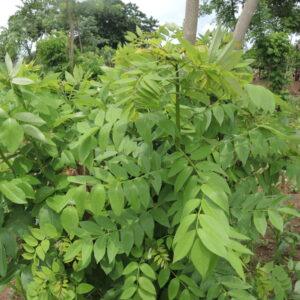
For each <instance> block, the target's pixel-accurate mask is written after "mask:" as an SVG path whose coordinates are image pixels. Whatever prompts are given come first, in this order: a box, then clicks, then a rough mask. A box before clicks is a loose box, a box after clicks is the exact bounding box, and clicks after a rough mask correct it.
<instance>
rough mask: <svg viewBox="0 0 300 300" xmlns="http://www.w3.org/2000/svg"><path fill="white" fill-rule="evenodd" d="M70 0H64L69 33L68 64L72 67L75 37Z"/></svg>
mask: <svg viewBox="0 0 300 300" xmlns="http://www.w3.org/2000/svg"><path fill="white" fill-rule="evenodd" d="M71 1H72V0H65V2H66V8H67V15H68V23H69V34H68V56H69V65H70V67H71V69H73V67H74V39H75V24H74V18H73V9H72V4H71V3H70V2H71Z"/></svg>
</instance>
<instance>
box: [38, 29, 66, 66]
mask: <svg viewBox="0 0 300 300" xmlns="http://www.w3.org/2000/svg"><path fill="white" fill-rule="evenodd" d="M36 60H37V62H38V63H39V64H41V65H43V66H44V67H45V68H46V69H48V70H49V69H51V70H53V71H62V70H65V69H66V68H67V66H68V61H69V60H68V39H67V36H66V35H65V34H63V33H55V34H54V35H51V36H47V37H46V38H44V39H42V40H40V41H38V43H37V49H36Z"/></svg>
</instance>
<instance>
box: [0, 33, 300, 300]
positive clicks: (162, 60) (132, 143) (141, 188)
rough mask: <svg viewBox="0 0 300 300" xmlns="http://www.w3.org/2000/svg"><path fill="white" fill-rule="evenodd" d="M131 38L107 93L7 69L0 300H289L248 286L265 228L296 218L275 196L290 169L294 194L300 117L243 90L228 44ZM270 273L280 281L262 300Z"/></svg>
mask: <svg viewBox="0 0 300 300" xmlns="http://www.w3.org/2000/svg"><path fill="white" fill-rule="evenodd" d="M128 38H129V39H130V40H132V43H131V44H128V45H127V46H125V47H123V48H120V49H119V50H118V51H117V54H116V59H115V62H116V65H115V68H112V69H107V70H106V73H105V74H104V75H103V76H102V77H101V84H99V83H98V82H95V81H91V80H89V79H88V78H89V74H85V73H84V72H83V71H82V68H80V67H76V68H75V69H74V72H73V74H70V73H66V81H64V82H58V81H57V80H56V79H55V78H53V75H49V76H45V77H44V78H43V79H35V81H34V82H33V81H32V80H31V79H29V78H34V76H35V75H34V74H31V73H28V76H29V78H22V77H19V76H20V75H18V73H19V72H18V69H19V67H21V66H15V67H13V66H12V63H11V61H10V59H9V57H7V58H6V66H7V69H8V70H7V73H3V74H1V77H0V82H1V89H3V90H5V91H6V92H7V93H6V94H4V95H1V97H2V99H1V100H0V103H1V106H0V170H1V171H0V193H1V207H0V224H1V226H2V227H1V231H0V241H1V242H0V276H1V285H4V284H7V283H9V282H10V281H11V280H12V279H14V280H15V281H16V283H17V285H16V287H17V289H18V291H19V292H20V293H21V294H23V295H26V297H27V298H26V299H28V300H41V299H42V300H44V299H45V300H46V299H49V300H50V299H51V300H52V299H53V300H54V299H55V300H57V299H101V300H106V299H107V300H108V299H114V300H115V299H135V300H138V299H145V300H148V299H149V300H151V299H153V300H155V299H162V300H165V299H170V300H172V299H180V300H184V299H190V300H194V299H195V300H196V299H216V298H217V299H239V300H241V299H247V300H248V299H256V297H260V295H263V296H264V295H266V293H268V294H269V293H273V290H274V292H275V293H276V296H277V298H276V299H286V298H287V297H288V296H289V295H292V287H291V284H290V279H289V278H286V277H285V272H284V271H282V270H281V269H278V268H277V267H274V266H269V267H268V268H267V267H266V268H265V269H264V270H262V271H261V275H260V277H258V279H257V280H256V281H255V282H253V280H252V279H251V278H253V276H254V275H253V276H252V275H251V272H250V270H251V256H252V254H253V253H252V251H251V249H252V246H253V243H254V241H255V240H258V239H259V236H260V235H262V236H264V235H265V233H266V230H267V226H268V223H270V226H272V227H273V228H274V230H277V231H278V232H281V231H283V230H284V227H283V226H284V219H285V216H286V215H295V216H299V213H297V212H296V211H295V210H293V209H290V208H286V207H284V206H283V205H282V201H283V200H284V199H285V198H284V197H282V196H281V195H280V193H279V191H278V190H277V188H276V183H277V182H278V178H279V176H280V175H281V171H282V170H283V169H284V170H286V173H287V176H289V177H290V178H291V179H297V180H298V183H299V179H300V176H299V175H300V174H299V170H300V168H299V164H300V161H299V156H298V155H299V147H298V145H299V144H298V140H299V138H298V137H297V136H296V135H295V133H296V132H295V128H293V125H292V124H290V122H293V120H294V119H289V118H286V116H289V115H291V114H293V113H294V112H293V111H290V110H289V109H290V108H289V106H288V104H286V103H284V102H283V101H282V100H280V99H279V98H278V97H276V96H274V95H273V94H272V93H271V92H270V91H268V90H266V89H264V88H262V87H257V86H252V85H249V82H250V81H251V80H252V75H251V70H250V68H249V67H248V65H249V63H250V62H249V61H244V60H242V59H241V56H242V53H241V52H239V51H235V50H234V43H233V42H229V43H227V44H223V43H222V40H223V34H222V32H220V31H217V32H216V33H215V34H214V37H213V39H212V40H211V43H210V46H209V47H206V46H192V45H190V44H189V43H188V42H186V41H184V40H183V39H182V38H181V33H172V32H169V31H168V30H167V29H165V28H161V29H160V31H159V32H157V33H156V34H155V35H153V36H152V35H150V36H148V35H147V36H145V35H144V34H143V33H142V32H140V31H139V32H138V37H137V36H136V35H134V34H133V33H131V34H129V36H128ZM175 39H177V40H178V41H179V43H177V44H176V43H173V40H175ZM221 45H222V46H221ZM25 75H26V74H25ZM25 75H23V76H25ZM59 88H60V89H59ZM60 90H61V92H58V91H60ZM4 103H5V104H4ZM276 105H280V106H281V110H282V111H281V112H278V111H276V110H275V107H276ZM290 120H292V121H290ZM262 272H264V273H263V274H262ZM265 273H266V274H272V276H273V275H274V278H277V277H276V276H277V275H278V274H281V275H282V274H283V275H284V276H283V275H282V276H283V277H282V276H281V278H282V282H281V281H278V282H277V281H276V280H273V281H272V285H271V287H270V288H269V286H268V287H267V288H266V291H267V292H266V291H264V290H262V288H261V287H262V284H263V283H264V282H265V280H264V277H263V275H264V274H265ZM256 285H257V286H260V289H259V290H258V289H256ZM274 285H275V288H274ZM277 291H280V292H281V294H280V293H279V292H278V293H277ZM282 291H283V293H282ZM268 294H267V295H268Z"/></svg>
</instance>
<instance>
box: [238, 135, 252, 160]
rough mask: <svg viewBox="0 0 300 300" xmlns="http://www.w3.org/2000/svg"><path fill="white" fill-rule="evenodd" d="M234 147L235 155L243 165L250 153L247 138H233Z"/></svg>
mask: <svg viewBox="0 0 300 300" xmlns="http://www.w3.org/2000/svg"><path fill="white" fill-rule="evenodd" d="M234 149H235V152H236V154H237V157H238V158H239V159H240V160H241V161H242V163H243V165H245V164H246V162H247V159H248V157H249V154H250V143H249V140H248V139H247V138H246V137H244V136H239V137H236V138H235V140H234Z"/></svg>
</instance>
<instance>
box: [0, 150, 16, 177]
mask: <svg viewBox="0 0 300 300" xmlns="http://www.w3.org/2000/svg"><path fill="white" fill-rule="evenodd" d="M0 157H1V158H2V160H3V161H4V162H5V163H6V165H7V166H8V167H9V168H10V169H11V170H12V172H13V173H14V169H13V167H12V165H11V163H10V162H9V160H8V159H7V157H6V156H5V155H4V153H3V151H2V149H1V148H0Z"/></svg>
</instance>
